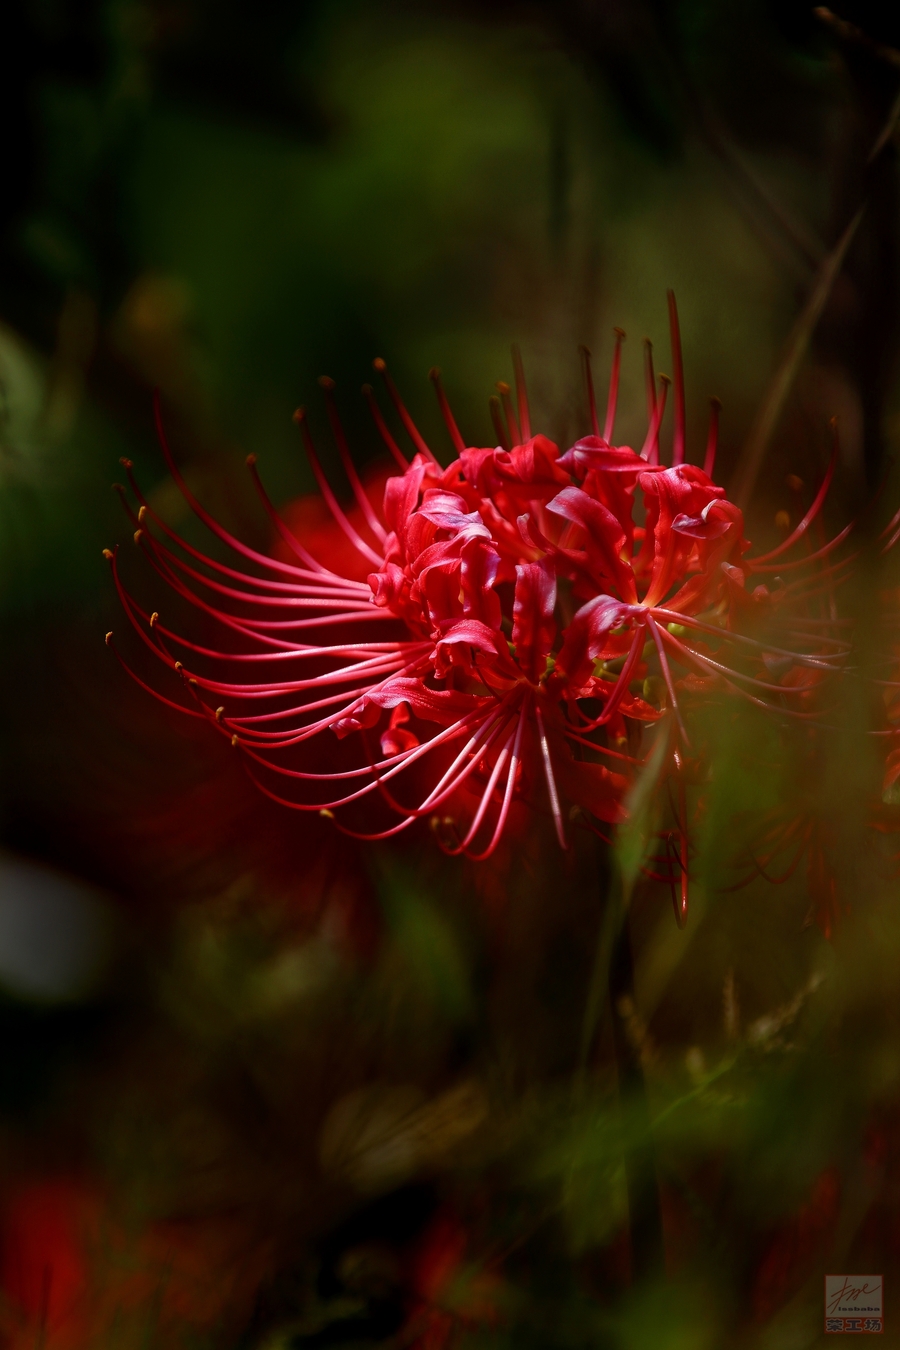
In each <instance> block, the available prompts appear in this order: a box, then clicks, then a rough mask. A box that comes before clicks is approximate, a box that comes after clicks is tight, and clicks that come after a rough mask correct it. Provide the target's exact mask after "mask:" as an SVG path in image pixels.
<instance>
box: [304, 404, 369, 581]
mask: <svg viewBox="0 0 900 1350" xmlns="http://www.w3.org/2000/svg"><path fill="white" fill-rule="evenodd" d="M294 421H295V422H296V423H297V425H298V427H299V428H300V434H301V436H302V437H303V445H304V448H305V450H306V456H307V458H308V460H309V462H310V465H311V466H312V471H313V473H314V474H315V476H316V482H317V483H318V485H319V491H320V492H321V494H322V496H323V497H324V498H325V504H326V505H327V507H328V509H329V511H330V512H331V514H332V515H333V516H334V518H335V521H336V522H337V524H338V525H339V526H340V527H341V529H342V530H343V531H344V534H345V535H346V536H347V538H348V539H349V540H350V543H351V544H352V545H353V547H354V548H355V549H356V550H357V551H358V552H359V553H361V554H362V555H363V557H364V558H368V560H369V562H372V563H374V564H375V566H376V567H380V566H381V564H382V563H383V561H384V558H383V556H382V555H380V554H378V553H376V552H375V550H374V549H373V548H370V547H369V545H368V544H367V543H366V541H365V540H364V539H362V538H360V536H359V535H358V534H357V532H356V530H354V528H353V526H352V525H351V524H350V521H349V520H348V519H347V517H346V516H345V515H344V512H343V510H342V509H341V507H340V506H339V504H338V500H337V498H336V497H335V495H334V493H333V492H332V490H331V487H330V486H329V483H328V479H327V478H326V477H325V474H324V472H323V470H322V466H321V464H320V463H319V456H318V455H317V454H316V447H315V445H314V443H313V438H312V433H311V432H310V429H309V425H308V423H307V420H306V410H305V408H298V409H297V411H296V412H295V413H294Z"/></svg>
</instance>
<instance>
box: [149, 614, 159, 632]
mask: <svg viewBox="0 0 900 1350" xmlns="http://www.w3.org/2000/svg"><path fill="white" fill-rule="evenodd" d="M158 623H159V610H158V609H155V610H154V611H153V613H152V614H151V615H150V627H151V628H154V627H155V626H156V624H158Z"/></svg>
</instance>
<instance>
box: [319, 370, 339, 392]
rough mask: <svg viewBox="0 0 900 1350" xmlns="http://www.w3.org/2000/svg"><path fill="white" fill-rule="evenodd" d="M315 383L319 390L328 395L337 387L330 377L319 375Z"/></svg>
mask: <svg viewBox="0 0 900 1350" xmlns="http://www.w3.org/2000/svg"><path fill="white" fill-rule="evenodd" d="M316 383H317V384H318V386H319V388H320V389H324V390H325V392H326V393H328V394H330V393H331V391H332V390H333V389H336V388H337V385H336V384H335V382H334V380H333V379H332V378H331V376H330V375H320V376H319V378H318V380H317V381H316Z"/></svg>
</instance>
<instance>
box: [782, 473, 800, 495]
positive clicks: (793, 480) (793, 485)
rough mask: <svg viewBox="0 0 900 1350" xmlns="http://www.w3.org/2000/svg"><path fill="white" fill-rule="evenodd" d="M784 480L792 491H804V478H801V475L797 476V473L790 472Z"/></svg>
mask: <svg viewBox="0 0 900 1350" xmlns="http://www.w3.org/2000/svg"><path fill="white" fill-rule="evenodd" d="M784 481H785V482H786V483H787V485H788V487H789V488H790V489H791V492H802V491H803V479H802V478H799V477H798V476H797V474H795V473H789V474H788V476H787V478H786V479H785V480H784Z"/></svg>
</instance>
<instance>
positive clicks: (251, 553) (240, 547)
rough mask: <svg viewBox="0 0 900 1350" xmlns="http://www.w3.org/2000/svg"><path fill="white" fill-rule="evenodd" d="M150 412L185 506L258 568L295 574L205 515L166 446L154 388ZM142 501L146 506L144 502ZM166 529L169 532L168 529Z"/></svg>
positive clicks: (129, 469) (125, 463) (128, 467)
mask: <svg viewBox="0 0 900 1350" xmlns="http://www.w3.org/2000/svg"><path fill="white" fill-rule="evenodd" d="M153 414H154V418H155V421H156V432H157V436H158V439H159V444H160V449H161V450H162V452H163V458H164V459H165V461H166V465H167V467H168V470H169V473H170V474H171V475H172V478H173V479H174V480H175V483H176V486H177V487H178V490H179V492H180V493H181V495H182V496H183V497H184V499H185V501H186V502H187V504H188V506H189V507H190V508H191V510H192V511H193V512H194V514H195V515H196V516H197V517H198V519H200V520H202V521H203V524H204V525H205V526H206V528H207V529H208V530H211V531H212V533H213V534H214V535H215V536H216V538H217V539H221V541H222V543H223V544H227V545H228V546H229V548H232V549H234V551H235V552H236V553H239V554H241V556H242V557H244V558H249V559H250V560H251V561H252V562H255V563H258V564H259V565H260V566H261V567H268V568H270V569H271V570H273V571H277V572H282V573H284V574H287V575H291V574H295V573H296V572H297V568H295V567H291V566H290V565H289V564H287V563H280V562H277V561H276V560H275V559H274V558H269V557H267V556H266V555H265V554H264V553H258V552H257V550H256V549H254V548H250V547H248V545H247V544H243V543H242V542H241V541H240V539H238V538H236V537H235V535H233V534H231V533H230V531H229V530H226V529H225V528H224V527H223V526H221V525H220V524H219V522H218V521H217V520H216V519H215V518H214V517H213V516H211V515H210V514H209V512H208V511H207V510H206V509H205V507H203V506H201V504H200V502H199V501H198V500H197V498H196V497H195V496H194V494H193V493H192V492H191V490H190V488H189V487H188V485H187V483H186V482H185V480H184V478H183V477H182V474H181V471H180V470H179V468H178V465H177V464H176V463H175V460H174V458H173V456H172V451H171V450H170V449H169V443H168V441H167V439H166V433H165V429H164V428H163V422H162V408H161V405H160V398H159V390H158V389H157V390H156V391H155V392H154V395H153ZM121 463H122V465H123V467H124V469H125V471H126V473H127V474H128V477H129V481H130V482H131V485H132V487H133V489H134V491H135V495H136V496H140V493H139V490H138V487H137V484H136V482H135V481H134V478H133V476H132V469H133V465H132V463H131V461H130V460H128V459H123V460H122V461H121ZM143 504H144V505H147V503H143ZM151 514H152V515H153V517H154V519H158V517H157V515H156V512H154V511H151ZM166 532H167V533H169V531H168V530H167V531H166ZM201 556H202V555H201Z"/></svg>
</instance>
